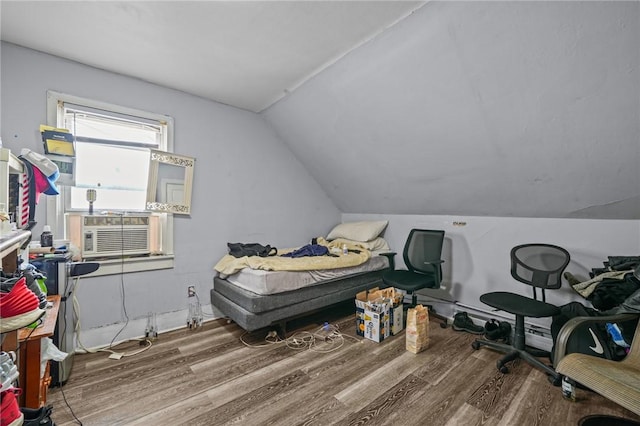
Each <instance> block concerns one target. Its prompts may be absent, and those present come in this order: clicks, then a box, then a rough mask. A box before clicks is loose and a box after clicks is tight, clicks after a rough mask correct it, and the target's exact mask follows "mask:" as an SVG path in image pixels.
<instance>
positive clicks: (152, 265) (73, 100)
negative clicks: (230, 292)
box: [46, 90, 174, 276]
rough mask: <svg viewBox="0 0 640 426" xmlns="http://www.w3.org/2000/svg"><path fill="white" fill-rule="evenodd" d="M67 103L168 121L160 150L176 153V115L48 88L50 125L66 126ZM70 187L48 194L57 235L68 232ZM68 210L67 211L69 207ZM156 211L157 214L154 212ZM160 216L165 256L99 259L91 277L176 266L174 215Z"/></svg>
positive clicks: (49, 220) (49, 218) (50, 218)
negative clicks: (174, 136) (63, 111)
mask: <svg viewBox="0 0 640 426" xmlns="http://www.w3.org/2000/svg"><path fill="white" fill-rule="evenodd" d="M64 103H69V104H74V105H78V106H84V107H87V108H92V109H98V110H103V111H106V112H112V113H114V114H120V115H130V116H135V117H140V118H144V119H147V120H153V121H158V122H164V123H165V124H166V134H165V137H164V139H165V140H163V141H162V142H161V146H160V149H163V150H165V151H167V152H173V140H174V139H173V132H174V123H173V118H172V117H170V116H167V115H162V114H157V113H152V112H148V111H143V110H138V109H135V108H129V107H124V106H120V105H115V104H111V103H107V102H102V101H96V100H93V99H87V98H82V97H79V96H74V95H69V94H66V93H60V92H55V91H52V90H48V91H47V125H49V126H53V127H63V124H62V123H63V119H64V118H63V116H62V115H63V114H61V112H62V110H63V105H64ZM67 188H68V187H67V186H64V185H59V186H58V189H59V190H60V195H59V196H56V197H46V202H47V204H46V205H47V222H46V223H47V224H48V225H49V226H51V229H52V231H53V234H54V235H65V237H66V229H65V228H66V224H65V214H66V213H72V212H74V210H73V209H71V208H70V205H71V199H70V192H71V191H70V190H69V189H67ZM67 209H68V210H67ZM152 214H157V213H152ZM157 215H158V216H159V217H160V238H161V240H162V247H163V250H164V253H165V254H163V255H159V256H148V257H131V258H126V257H125V258H113V259H107V260H96V262H99V263H100V268H99V269H98V270H97V271H96V272H93V273H92V274H91V275H89V276H101V275H111V274H120V273H128V272H141V271H150V270H157V269H168V268H173V267H174V247H173V240H174V238H173V214H171V213H161V214H157Z"/></svg>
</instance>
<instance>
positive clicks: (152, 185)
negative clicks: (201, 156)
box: [146, 149, 196, 215]
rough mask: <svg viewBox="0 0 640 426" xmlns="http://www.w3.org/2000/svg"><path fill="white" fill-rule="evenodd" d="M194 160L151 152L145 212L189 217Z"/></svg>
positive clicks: (177, 155) (182, 156) (162, 152)
mask: <svg viewBox="0 0 640 426" xmlns="http://www.w3.org/2000/svg"><path fill="white" fill-rule="evenodd" d="M195 162H196V160H195V158H192V157H186V156H184V155H179V154H173V153H171V152H165V151H157V150H153V149H152V150H151V156H150V159H149V181H148V185H147V203H146V209H147V210H149V211H152V212H163V213H175V214H186V215H188V214H191V185H192V183H193V168H194V166H195Z"/></svg>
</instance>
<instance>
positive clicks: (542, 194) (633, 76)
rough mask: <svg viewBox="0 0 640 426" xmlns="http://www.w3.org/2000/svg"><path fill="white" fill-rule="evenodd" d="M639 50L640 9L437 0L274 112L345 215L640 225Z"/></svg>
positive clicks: (276, 123)
mask: <svg viewBox="0 0 640 426" xmlns="http://www.w3.org/2000/svg"><path fill="white" fill-rule="evenodd" d="M639 40H640V3H639V2H610V1H589V2H553V1H552V2H537V1H529V2H527V1H523V2H520V1H518V2H495V1H472V2H455V1H442V2H429V3H427V4H426V5H425V6H424V7H422V8H420V9H419V10H417V11H416V12H415V13H413V14H412V15H411V16H409V17H407V18H406V19H404V20H402V21H401V22H399V23H398V24H397V25H394V26H393V27H392V28H390V29H389V30H388V31H385V32H384V33H383V34H381V35H380V36H379V37H376V38H375V39H374V40H372V41H371V42H370V43H367V44H365V45H363V46H361V47H360V48H358V49H357V50H355V51H353V52H351V53H350V54H349V55H347V56H346V57H344V58H343V59H342V60H340V61H338V62H337V63H336V64H334V65H333V66H331V67H330V68H328V69H326V70H325V71H323V72H322V73H320V74H319V75H317V76H316V77H315V78H313V79H311V80H310V81H308V82H307V83H306V84H305V85H304V86H302V87H300V88H299V89H298V90H297V91H296V92H295V93H293V94H291V96H288V97H286V98H285V99H283V100H282V101H280V102H278V103H277V104H275V105H273V106H272V107H271V108H269V109H268V110H266V111H265V112H264V113H263V115H264V116H265V118H266V119H267V120H268V121H269V122H270V123H271V125H272V126H273V128H274V129H275V131H276V132H277V134H278V135H279V136H280V138H281V139H282V140H284V141H285V142H286V143H287V144H288V145H289V147H290V149H291V150H292V151H293V152H294V155H295V156H296V157H297V158H299V159H300V161H302V162H303V164H304V165H305V167H306V168H307V170H309V172H310V173H311V174H312V175H313V176H314V177H315V179H316V180H317V181H318V182H319V183H320V185H321V186H322V187H323V188H324V189H325V191H326V192H327V193H328V194H329V196H330V197H331V199H332V200H333V201H334V203H335V204H336V206H337V207H338V208H339V209H340V210H341V211H342V212H346V213H378V214H391V213H394V214H447V215H463V216H517V217H553V218H565V217H572V218H593V219H640V48H639V46H640V45H639V43H638V41H639Z"/></svg>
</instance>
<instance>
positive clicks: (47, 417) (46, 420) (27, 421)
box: [20, 405, 56, 426]
mask: <svg viewBox="0 0 640 426" xmlns="http://www.w3.org/2000/svg"><path fill="white" fill-rule="evenodd" d="M20 411H22V414H24V423H23V425H24V426H56V424H55V423H54V422H53V420H51V411H53V408H52V407H51V406H50V405H48V406H46V407H40V408H26V407H20Z"/></svg>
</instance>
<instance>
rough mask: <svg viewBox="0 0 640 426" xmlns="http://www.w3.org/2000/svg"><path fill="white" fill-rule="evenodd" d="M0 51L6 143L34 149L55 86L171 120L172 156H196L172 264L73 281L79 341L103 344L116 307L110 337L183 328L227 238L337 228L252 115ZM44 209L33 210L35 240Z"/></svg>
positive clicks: (295, 237) (37, 56)
mask: <svg viewBox="0 0 640 426" xmlns="http://www.w3.org/2000/svg"><path fill="white" fill-rule="evenodd" d="M1 55H2V56H1V67H2V68H1V92H0V93H1V104H2V111H1V120H2V121H1V122H2V129H1V132H2V133H1V136H2V142H3V144H4V146H5V147H7V148H9V149H11V150H13V151H15V152H19V151H20V149H21V148H23V147H27V148H30V149H32V150H34V151H37V152H42V142H41V140H40V135H39V131H38V126H39V125H40V124H44V123H46V115H45V114H46V109H45V105H46V91H47V90H55V91H58V92H63V93H68V94H71V95H76V96H80V97H85V98H90V99H95V100H98V101H103V102H109V103H113V104H118V105H122V106H126V107H131V108H137V109H142V110H147V111H151V112H155V113H161V114H167V115H170V116H172V117H173V118H174V120H175V151H176V152H177V153H180V154H184V155H189V156H193V157H196V166H195V174H194V184H193V203H192V210H191V211H192V214H191V216H190V217H178V216H176V218H175V220H174V223H175V254H176V259H175V268H174V269H170V270H162V271H157V272H144V273H133V274H126V275H125V276H123V277H120V276H118V275H111V276H106V277H98V278H91V279H89V278H84V279H81V281H80V284H79V288H78V291H77V296H78V299H79V302H80V306H81V315H80V322H81V325H82V328H83V330H84V332H83V335H84V336H85V338H84V339H83V343H84V344H85V345H88V346H97V345H100V344H105V343H109V342H110V341H111V339H112V338H113V337H114V336H115V334H116V333H117V332H118V331H119V330H120V329H121V328H122V326H123V325H124V323H125V315H124V308H123V302H124V301H126V312H127V314H128V317H129V319H130V320H131V323H130V325H129V326H127V328H126V329H125V330H124V331H123V332H122V333H121V334H120V335H119V339H121V338H126V337H128V336H138V335H141V334H143V333H144V327H145V325H146V315H147V313H149V312H155V313H157V314H158V315H159V317H158V323H159V326H160V327H161V329H168V328H172V327H175V326H184V325H185V323H186V318H187V314H186V312H185V311H184V310H185V309H186V308H187V297H186V295H187V291H186V289H187V285H192V284H193V285H196V288H197V291H198V294H199V295H200V299H201V301H202V303H203V304H204V305H205V310H206V311H207V312H211V308H210V305H209V289H211V287H212V279H213V266H214V265H215V263H216V262H217V261H218V259H219V258H220V257H221V256H222V255H223V254H225V253H226V250H227V248H226V243H227V242H229V241H233V242H260V243H263V244H271V245H274V246H276V247H291V246H296V245H301V244H304V243H306V242H308V241H309V240H310V239H311V238H312V237H315V236H318V235H323V234H326V233H327V232H328V230H329V229H331V227H332V226H334V225H335V224H336V223H338V222H339V218H340V216H339V215H340V212H339V210H338V209H337V208H336V207H335V205H334V204H333V202H332V201H331V200H330V199H329V198H328V197H327V195H326V194H325V193H324V191H323V190H322V189H321V188H320V187H319V185H318V184H317V183H316V182H315V180H314V179H313V178H312V177H311V176H310V175H309V173H308V172H307V171H306V170H305V168H304V167H303V166H302V165H301V164H300V162H299V161H298V160H297V159H296V158H295V157H294V156H293V155H292V154H291V152H290V151H289V149H288V148H287V147H286V145H284V144H283V143H282V142H281V141H280V140H279V139H278V138H277V137H276V136H275V135H274V133H273V132H272V131H271V130H270V129H269V127H268V126H266V125H265V123H264V120H263V119H262V117H260V116H259V115H257V114H254V113H251V112H247V111H243V110H240V109H237V108H232V107H228V106H225V105H222V104H219V103H215V102H211V101H208V100H205V99H202V98H198V97H195V96H191V95H187V94H184V93H181V92H178V91H175V90H170V89H166V88H162V87H159V86H155V85H152V84H148V83H146V82H143V81H140V80H137V79H133V78H130V77H126V76H122V75H117V74H113V73H109V72H105V71H103V70H99V69H95V68H92V67H89V66H85V65H81V64H78V63H75V62H71V61H67V60H63V59H60V58H57V57H54V56H50V55H46V54H42V53H39V52H36V51H33V50H29V49H24V48H21V47H18V46H15V45H12V44H7V43H2V45H1ZM211 78H215V75H212V76H211ZM44 197H46V196H43V199H44ZM46 204H47V203H45V202H43V201H41V202H40V204H39V205H38V207H37V211H36V220H37V221H38V225H37V226H36V228H34V230H33V231H34V234H35V235H36V236H38V235H40V232H41V230H42V226H43V225H45V218H46ZM56 237H59V236H56ZM136 320H139V321H136Z"/></svg>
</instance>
